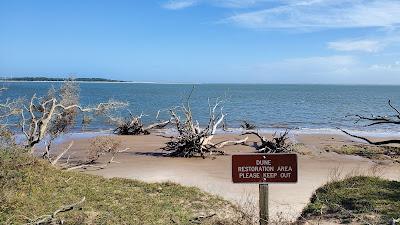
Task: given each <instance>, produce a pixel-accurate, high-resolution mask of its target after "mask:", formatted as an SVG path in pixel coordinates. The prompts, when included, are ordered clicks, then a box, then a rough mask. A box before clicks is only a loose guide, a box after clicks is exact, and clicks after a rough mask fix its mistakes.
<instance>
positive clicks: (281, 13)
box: [224, 0, 400, 29]
mask: <svg viewBox="0 0 400 225" xmlns="http://www.w3.org/2000/svg"><path fill="white" fill-rule="evenodd" d="M281 2H283V3H284V4H281V5H279V6H276V7H271V8H267V9H263V10H257V11H253V12H246V13H240V14H237V15H234V16H231V17H229V18H227V19H225V20H224V22H230V23H234V24H237V25H239V26H243V27H248V28H258V29H260V28H263V29H272V28H280V29H288V28H293V29H323V28H357V27H391V26H396V25H398V24H400V13H399V12H400V1H394V0H357V1H351V0H337V1H333V0H309V1H281Z"/></svg>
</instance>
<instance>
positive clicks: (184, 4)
mask: <svg viewBox="0 0 400 225" xmlns="http://www.w3.org/2000/svg"><path fill="white" fill-rule="evenodd" d="M197 3H198V1H196V0H170V1H168V2H166V3H164V4H163V5H162V7H163V8H165V9H170V10H178V9H184V8H188V7H191V6H194V5H196V4H197Z"/></svg>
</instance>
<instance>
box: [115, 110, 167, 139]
mask: <svg viewBox="0 0 400 225" xmlns="http://www.w3.org/2000/svg"><path fill="white" fill-rule="evenodd" d="M129 114H130V116H129V117H128V118H125V119H123V118H111V119H110V122H111V123H112V124H115V125H116V126H117V128H116V129H114V134H118V135H148V134H150V132H151V130H153V129H161V128H164V127H165V126H167V125H168V124H170V122H171V121H170V120H167V121H159V122H157V123H153V124H150V125H147V126H145V125H144V124H143V122H142V117H143V116H145V115H144V114H143V113H141V114H140V115H139V116H134V115H132V113H129Z"/></svg>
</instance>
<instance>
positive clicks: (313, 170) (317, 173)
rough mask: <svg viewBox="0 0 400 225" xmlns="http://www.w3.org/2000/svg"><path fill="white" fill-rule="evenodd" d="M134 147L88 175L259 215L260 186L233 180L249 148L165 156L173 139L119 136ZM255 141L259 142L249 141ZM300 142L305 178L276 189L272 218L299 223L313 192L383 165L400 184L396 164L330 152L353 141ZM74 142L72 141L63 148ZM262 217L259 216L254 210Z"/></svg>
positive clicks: (77, 151) (79, 146)
mask: <svg viewBox="0 0 400 225" xmlns="http://www.w3.org/2000/svg"><path fill="white" fill-rule="evenodd" d="M115 137H116V138H118V139H119V140H121V142H122V143H123V145H124V148H125V147H126V148H129V150H128V151H126V152H123V153H120V154H119V155H118V156H117V157H116V159H115V160H116V161H118V163H112V164H110V165H109V166H108V167H106V168H105V169H102V170H91V171H89V170H86V171H85V172H87V173H91V174H96V175H101V176H104V177H123V178H130V179H138V180H142V181H146V182H163V181H172V182H176V183H179V184H182V185H187V186H195V187H198V188H200V189H202V190H203V191H206V192H209V193H212V194H216V195H219V196H221V197H223V198H225V199H227V200H229V201H232V202H235V203H237V204H238V205H240V206H242V207H245V208H247V209H248V208H249V206H251V207H250V208H253V210H254V209H255V210H256V209H257V208H256V207H257V204H258V185H257V184H233V183H232V181H231V155H232V154H238V153H254V152H255V149H254V148H252V147H249V146H243V145H237V146H228V147H225V148H224V151H225V153H226V155H222V156H215V157H209V158H206V159H202V158H169V157H163V156H162V153H163V152H162V151H161V150H160V148H161V147H163V146H164V143H165V142H166V141H168V140H169V139H168V138H165V137H160V136H157V135H147V136H115ZM249 137H250V138H249V141H250V142H252V141H255V140H257V139H255V138H254V137H251V136H249ZM225 138H228V139H232V138H240V136H238V135H223V136H219V137H216V138H215V142H217V140H224V139H225ZM291 139H292V141H293V142H296V143H298V144H297V145H296V149H297V151H298V152H299V154H298V160H299V178H298V180H299V181H298V183H296V184H270V185H269V187H270V192H269V196H270V214H271V216H272V218H276V217H285V218H287V219H296V218H297V217H298V216H299V215H300V213H301V211H302V209H303V208H304V206H305V205H306V204H307V203H308V201H309V199H310V197H311V195H312V193H313V192H314V191H315V190H316V189H317V188H318V187H320V186H321V185H323V184H325V183H326V182H327V181H329V180H330V179H331V178H332V177H335V176H345V175H348V174H371V173H374V172H376V168H377V166H379V167H378V168H379V172H380V173H379V174H382V176H383V177H385V178H389V179H396V180H399V179H400V165H399V164H398V163H392V162H390V161H385V162H380V163H379V165H378V164H377V163H376V162H373V161H371V160H369V159H366V158H362V157H359V156H346V155H339V154H336V153H333V152H326V151H325V150H324V146H326V145H343V144H354V139H349V138H348V137H347V136H341V135H327V134H320V135H319V134H312V135H307V134H301V135H295V136H293V137H292V138H291ZM68 143H69V141H68V140H66V141H65V142H64V143H62V144H60V146H59V147H60V148H61V147H62V146H64V145H67V144H68ZM89 145H90V138H83V139H76V140H74V145H73V148H72V149H71V153H73V154H74V156H75V157H77V156H79V155H82V154H83V153H84V152H86V151H87V149H88V148H89ZM254 213H256V211H254Z"/></svg>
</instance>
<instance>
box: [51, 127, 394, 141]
mask: <svg viewBox="0 0 400 225" xmlns="http://www.w3.org/2000/svg"><path fill="white" fill-rule="evenodd" d="M95 130H96V131H94V130H88V131H72V132H70V133H67V134H64V135H62V136H61V137H60V138H59V139H60V140H62V139H65V138H71V137H76V138H78V139H82V138H87V137H96V136H101V135H114V134H113V133H112V131H113V129H100V130H98V129H95ZM286 130H289V136H290V137H293V136H298V135H324V136H325V135H326V136H329V135H332V136H341V137H347V138H348V139H354V140H355V138H353V137H350V136H348V135H346V134H345V133H343V132H342V131H340V130H338V129H334V128H315V129H314V128H304V129H285V128H260V129H258V130H257V129H256V130H254V131H257V132H259V134H262V135H273V134H274V133H277V134H279V133H280V132H284V131H286ZM346 131H348V132H351V133H352V134H355V135H360V136H364V137H368V138H400V132H397V131H392V132H385V131H362V130H352V129H346ZM244 132H246V130H244V129H242V128H230V129H228V130H227V131H223V130H221V129H218V130H217V132H216V135H221V136H225V135H240V134H243V133H244ZM152 133H154V134H163V135H176V134H177V133H176V131H175V129H174V128H167V129H157V130H154V131H153V132H152ZM116 136H117V135H116Z"/></svg>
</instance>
